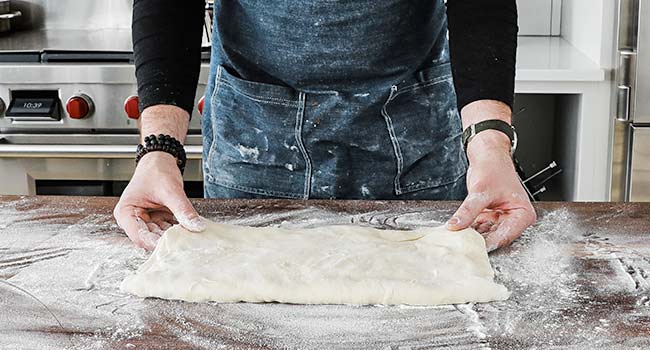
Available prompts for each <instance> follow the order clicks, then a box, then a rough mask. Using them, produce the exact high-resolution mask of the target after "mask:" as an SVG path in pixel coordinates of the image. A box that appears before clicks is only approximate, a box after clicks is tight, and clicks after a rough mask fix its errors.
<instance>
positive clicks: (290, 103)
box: [222, 80, 296, 107]
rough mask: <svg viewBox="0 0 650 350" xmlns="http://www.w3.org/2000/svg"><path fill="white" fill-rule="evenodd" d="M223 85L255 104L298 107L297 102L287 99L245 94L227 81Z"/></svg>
mask: <svg viewBox="0 0 650 350" xmlns="http://www.w3.org/2000/svg"><path fill="white" fill-rule="evenodd" d="M222 84H223V85H226V86H228V87H230V88H231V89H233V90H234V91H235V92H236V93H238V94H240V95H242V96H244V97H247V98H249V99H251V100H253V101H255V102H260V103H274V104H278V105H282V106H287V107H294V106H295V105H296V102H295V101H291V100H285V99H280V98H274V97H262V96H257V95H253V94H251V93H247V92H243V91H241V90H240V89H238V88H236V87H234V86H233V85H232V84H231V83H229V82H227V81H225V80H224V81H223V82H222Z"/></svg>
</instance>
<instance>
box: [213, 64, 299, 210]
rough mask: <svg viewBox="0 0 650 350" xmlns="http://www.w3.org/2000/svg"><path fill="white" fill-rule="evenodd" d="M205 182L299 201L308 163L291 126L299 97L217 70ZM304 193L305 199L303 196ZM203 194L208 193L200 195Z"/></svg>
mask: <svg viewBox="0 0 650 350" xmlns="http://www.w3.org/2000/svg"><path fill="white" fill-rule="evenodd" d="M216 74H217V77H216V88H215V92H214V94H213V96H212V100H211V101H210V103H211V110H210V114H211V115H210V116H209V117H210V118H211V119H212V120H211V121H212V129H213V130H212V132H213V135H214V138H213V141H212V144H211V145H210V150H209V151H208V156H207V160H206V161H207V165H206V167H205V168H206V182H208V186H209V183H213V184H216V185H220V186H223V187H226V188H230V189H234V190H238V191H243V192H247V193H253V194H259V195H265V196H272V197H284V198H305V197H306V195H308V191H307V190H306V185H305V183H306V172H307V169H309V168H310V167H309V162H308V160H307V159H306V153H303V152H302V151H301V150H304V148H303V147H302V139H301V138H300V134H299V131H300V129H299V128H297V125H300V126H301V125H302V118H303V112H304V107H303V106H304V94H302V93H299V92H297V91H295V90H293V89H291V88H289V87H285V86H278V85H271V84H265V83H258V82H253V81H247V80H243V79H241V78H239V77H237V76H235V75H234V74H231V73H230V72H228V71H227V70H226V69H225V68H224V67H221V66H219V67H218V69H217V73H216ZM306 192H307V193H306ZM206 193H209V191H206Z"/></svg>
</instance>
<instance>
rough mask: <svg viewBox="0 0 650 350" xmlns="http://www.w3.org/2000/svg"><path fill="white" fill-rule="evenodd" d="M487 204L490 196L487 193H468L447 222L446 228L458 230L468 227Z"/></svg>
mask: <svg viewBox="0 0 650 350" xmlns="http://www.w3.org/2000/svg"><path fill="white" fill-rule="evenodd" d="M488 205H490V198H489V196H488V195H487V194H485V193H470V194H469V195H468V196H467V198H465V201H463V203H462V204H461V205H460V207H459V208H458V210H456V213H454V215H453V216H452V218H451V219H449V221H448V222H447V229H449V230H452V231H458V230H462V229H465V228H468V227H469V226H470V225H471V224H472V223H473V222H474V220H475V219H476V218H477V217H478V215H479V214H480V213H481V212H482V211H483V209H485V208H487V207H488Z"/></svg>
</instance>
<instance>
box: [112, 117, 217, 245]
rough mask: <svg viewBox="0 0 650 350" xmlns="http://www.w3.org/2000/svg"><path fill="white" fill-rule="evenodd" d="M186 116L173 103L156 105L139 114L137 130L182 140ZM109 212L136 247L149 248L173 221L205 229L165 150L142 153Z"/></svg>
mask: <svg viewBox="0 0 650 350" xmlns="http://www.w3.org/2000/svg"><path fill="white" fill-rule="evenodd" d="M188 120H189V115H188V114H187V112H185V111H183V110H181V109H180V108H178V107H175V106H166V105H156V106H153V107H149V108H147V109H145V110H144V111H143V113H142V117H141V118H140V121H141V123H142V124H141V125H140V127H141V133H142V135H151V134H159V133H164V134H168V135H171V136H172V137H174V138H176V139H177V140H181V141H182V140H183V139H184V138H185V133H186V131H187V123H188ZM113 215H114V216H115V220H116V221H117V224H118V225H119V226H120V227H121V228H122V229H124V231H125V232H126V234H127V236H129V238H130V239H131V241H133V243H135V244H136V245H138V246H139V247H142V248H145V249H147V250H152V249H154V248H155V247H156V243H157V242H158V239H160V236H161V235H162V233H163V232H164V231H165V230H166V229H168V228H169V227H171V225H173V224H175V223H177V222H178V223H180V224H181V225H182V226H183V227H185V228H186V229H188V230H190V231H194V232H200V231H203V230H205V228H206V223H205V221H204V220H203V219H202V218H201V217H200V216H199V214H198V213H197V212H196V210H194V207H193V206H192V203H190V201H189V199H187V196H186V194H185V191H184V190H183V175H182V174H181V172H180V170H179V169H178V165H177V164H176V158H174V157H173V156H172V155H171V154H168V153H165V152H151V153H147V154H145V155H144V156H143V157H142V158H141V159H140V162H139V163H138V166H137V167H136V169H135V172H134V173H133V177H132V178H131V181H129V184H128V186H126V189H125V190H124V192H123V193H122V196H121V197H120V200H119V201H118V203H117V205H116V206H115V209H114V210H113Z"/></svg>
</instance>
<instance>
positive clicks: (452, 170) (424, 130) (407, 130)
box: [382, 63, 467, 195]
mask: <svg viewBox="0 0 650 350" xmlns="http://www.w3.org/2000/svg"><path fill="white" fill-rule="evenodd" d="M416 77H417V78H418V79H417V80H416V81H415V82H406V83H403V84H401V86H397V87H393V91H392V93H391V96H390V97H389V99H388V101H387V102H386V104H385V105H384V108H383V109H382V115H383V116H384V119H385V121H386V125H387V127H388V131H389V134H390V137H391V142H392V143H393V150H394V151H395V158H396V162H397V174H396V176H395V181H394V185H395V193H396V194H397V195H400V194H404V193H409V192H413V191H418V190H422V189H426V188H432V187H438V186H444V185H447V184H451V183H454V182H456V181H457V180H459V179H460V178H462V177H463V176H464V175H465V173H466V171H467V161H466V159H465V154H464V151H463V147H462V144H461V134H462V126H461V121H460V116H459V114H458V109H457V106H456V94H455V91H454V85H453V81H452V76H451V67H450V65H449V64H448V63H445V64H442V65H438V66H434V67H431V68H427V69H424V70H422V71H420V72H417V73H416Z"/></svg>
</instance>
